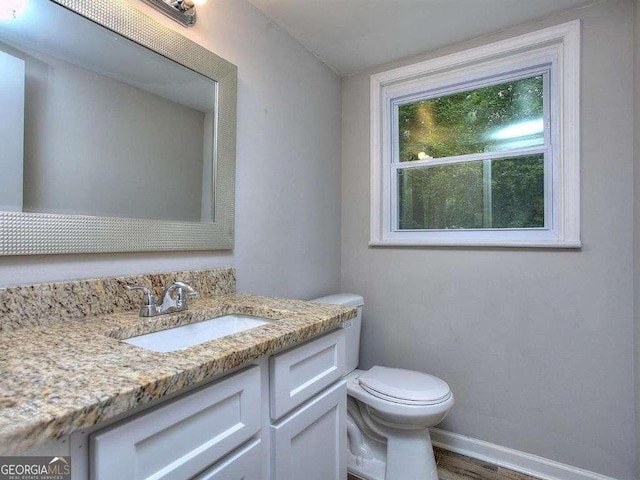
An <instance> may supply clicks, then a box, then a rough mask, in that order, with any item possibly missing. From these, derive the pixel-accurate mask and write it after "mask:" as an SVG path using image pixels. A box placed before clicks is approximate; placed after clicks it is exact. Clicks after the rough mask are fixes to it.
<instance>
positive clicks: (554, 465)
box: [429, 428, 615, 480]
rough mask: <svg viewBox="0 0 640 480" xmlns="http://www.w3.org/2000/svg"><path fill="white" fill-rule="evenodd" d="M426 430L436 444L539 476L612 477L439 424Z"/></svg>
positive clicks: (567, 479) (564, 479)
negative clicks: (501, 444) (452, 429)
mask: <svg viewBox="0 0 640 480" xmlns="http://www.w3.org/2000/svg"><path fill="white" fill-rule="evenodd" d="M429 431H430V432H431V441H432V443H433V444H434V445H435V446H436V447H440V448H443V449H445V450H450V451H452V452H455V453H460V454H461V455H465V456H467V457H471V458H476V459H478V460H483V461H485V462H489V463H493V464H494V465H499V466H501V467H505V468H508V469H510V470H515V471H516V472H521V473H525V474H527V475H531V476H532V477H537V478H540V479H543V480H615V479H614V478H612V477H607V476H606V475H601V474H599V473H595V472H590V471H589V470H583V469H581V468H577V467H572V466H570V465H565V464H564V463H560V462H555V461H553V460H548V459H546V458H543V457H538V456H537V455H531V454H529V453H524V452H520V451H518V450H513V449H511V448H506V447H501V446H500V445H496V444H493V443H489V442H484V441H482V440H477V439H475V438H471V437H467V436H465V435H460V434H457V433H451V432H447V431H446V430H440V429H439V428H430V429H429Z"/></svg>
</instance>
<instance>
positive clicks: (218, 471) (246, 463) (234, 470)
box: [192, 440, 264, 480]
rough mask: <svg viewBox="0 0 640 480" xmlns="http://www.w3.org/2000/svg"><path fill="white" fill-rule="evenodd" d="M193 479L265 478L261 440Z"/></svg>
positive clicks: (256, 479) (241, 479)
mask: <svg viewBox="0 0 640 480" xmlns="http://www.w3.org/2000/svg"><path fill="white" fill-rule="evenodd" d="M192 480H264V476H263V475H262V444H261V442H260V440H254V441H253V442H251V443H250V444H249V445H246V446H244V447H242V448H241V449H239V450H238V451H237V452H234V453H233V454H231V455H230V456H229V458H225V459H224V460H223V461H221V462H220V463H219V464H218V465H215V466H214V467H213V468H211V469H210V470H207V471H206V472H204V473H202V474H200V475H198V476H197V477H194V478H193V479H192Z"/></svg>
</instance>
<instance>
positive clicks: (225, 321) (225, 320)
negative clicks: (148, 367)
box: [123, 314, 269, 352]
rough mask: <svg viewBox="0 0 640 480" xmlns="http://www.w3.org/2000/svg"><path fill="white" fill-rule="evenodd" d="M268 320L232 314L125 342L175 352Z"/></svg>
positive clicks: (154, 349) (253, 326)
mask: <svg viewBox="0 0 640 480" xmlns="http://www.w3.org/2000/svg"><path fill="white" fill-rule="evenodd" d="M268 322H269V320H267V319H265V318H261V317H253V316H251V315H236V314H232V315H225V316H224V317H218V318H212V319H211V320H204V321H202V322H197V323H191V324H189V325H183V326H181V327H175V328H169V329H167V330H161V331H159V332H154V333H148V334H146V335H140V336H137V337H131V338H127V339H126V340H123V342H125V343H128V344H130V345H136V346H138V347H142V348H146V349H147V350H152V351H154V352H174V351H176V350H181V349H183V348H187V347H192V346H194V345H199V344H201V343H204V342H208V341H209V340H215V339H216V338H221V337H226V336H227V335H232V334H234V333H238V332H244V331H245V330H249V329H251V328H255V327H259V326H260V325H264V324H265V323H268Z"/></svg>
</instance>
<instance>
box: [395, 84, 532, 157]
mask: <svg viewBox="0 0 640 480" xmlns="http://www.w3.org/2000/svg"><path fill="white" fill-rule="evenodd" d="M543 90H544V87H543V77H542V75H538V76H536V77H531V78H525V79H521V80H514V81H511V82H507V83H501V84H499V85H492V86H489V87H482V88H477V89H475V90H469V91H466V92H459V93H454V94H452V95H446V96H442V97H437V98H432V99H430V100H422V101H419V102H413V103H407V104H404V105H400V106H399V107H398V122H399V125H398V132H399V151H400V161H401V162H410V161H415V160H424V159H428V158H430V157H431V158H442V157H452V156H457V155H467V154H472V153H482V152H495V151H500V150H510V149H514V148H524V147H534V146H540V145H543V144H544V121H543V98H544V95H543Z"/></svg>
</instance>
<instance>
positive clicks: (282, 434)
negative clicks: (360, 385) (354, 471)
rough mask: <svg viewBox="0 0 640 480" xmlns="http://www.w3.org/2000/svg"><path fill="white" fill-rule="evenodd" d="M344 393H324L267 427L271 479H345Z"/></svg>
mask: <svg viewBox="0 0 640 480" xmlns="http://www.w3.org/2000/svg"><path fill="white" fill-rule="evenodd" d="M346 416H347V389H346V385H345V383H344V382H340V383H338V384H337V385H335V386H333V387H331V388H329V389H327V390H326V391H325V392H323V393H321V394H320V395H318V396H317V397H314V398H313V399H311V400H310V401H308V402H307V403H305V404H304V405H303V406H302V407H300V408H299V409H297V410H295V411H294V412H293V413H291V414H290V415H288V416H287V417H285V418H284V419H283V420H282V421H281V422H279V423H278V424H276V425H273V426H272V427H271V438H272V448H273V451H272V460H273V461H272V468H273V478H274V479H277V480H300V479H302V478H303V479H305V480H345V479H346V478H347V464H346V452H347V450H346V449H347V445H346V442H347V427H346Z"/></svg>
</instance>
